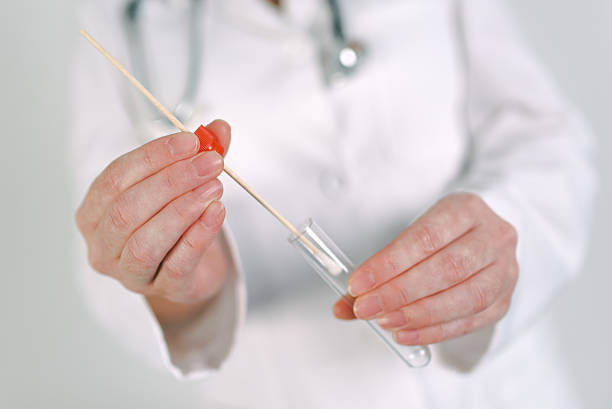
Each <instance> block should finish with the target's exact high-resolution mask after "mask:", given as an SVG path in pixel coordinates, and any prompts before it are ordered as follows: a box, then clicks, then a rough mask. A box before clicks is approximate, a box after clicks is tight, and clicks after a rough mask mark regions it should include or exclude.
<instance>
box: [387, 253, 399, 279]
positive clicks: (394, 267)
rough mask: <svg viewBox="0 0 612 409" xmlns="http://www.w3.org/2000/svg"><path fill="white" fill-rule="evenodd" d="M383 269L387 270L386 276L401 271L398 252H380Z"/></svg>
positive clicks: (395, 274)
mask: <svg viewBox="0 0 612 409" xmlns="http://www.w3.org/2000/svg"><path fill="white" fill-rule="evenodd" d="M382 264H383V270H384V271H386V272H387V275H388V277H395V276H397V275H398V274H400V273H402V272H403V268H402V265H401V263H400V260H399V257H398V252H396V251H386V252H383V254H382Z"/></svg>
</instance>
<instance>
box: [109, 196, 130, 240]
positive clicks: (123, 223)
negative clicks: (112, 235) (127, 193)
mask: <svg viewBox="0 0 612 409" xmlns="http://www.w3.org/2000/svg"><path fill="white" fill-rule="evenodd" d="M108 220H109V222H110V225H111V227H113V228H114V229H115V230H119V231H124V230H127V229H128V228H129V227H130V216H129V212H128V211H127V209H126V205H125V199H124V198H123V197H122V196H120V197H119V198H117V200H115V201H114V202H113V204H112V205H111V207H110V210H109V212H108Z"/></svg>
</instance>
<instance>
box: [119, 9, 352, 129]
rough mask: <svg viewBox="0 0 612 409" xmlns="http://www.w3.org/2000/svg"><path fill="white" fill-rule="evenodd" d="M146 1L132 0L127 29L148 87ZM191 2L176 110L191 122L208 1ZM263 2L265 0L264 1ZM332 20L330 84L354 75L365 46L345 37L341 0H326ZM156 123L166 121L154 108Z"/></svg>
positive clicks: (327, 60) (324, 62) (326, 55)
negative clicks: (184, 71) (185, 62)
mask: <svg viewBox="0 0 612 409" xmlns="http://www.w3.org/2000/svg"><path fill="white" fill-rule="evenodd" d="M144 1H146V0H129V1H128V3H127V5H126V7H125V25H124V27H125V31H126V37H127V40H128V41H127V43H128V53H129V56H130V62H131V64H132V69H133V71H134V74H135V76H136V77H137V78H139V79H140V81H141V82H142V83H143V84H144V85H145V86H146V87H151V81H150V76H149V70H148V69H147V67H146V60H147V59H146V53H145V47H144V46H143V45H144V40H143V36H142V31H141V29H140V26H139V16H140V10H141V6H142V4H143V3H144ZM185 1H186V2H189V3H191V9H190V12H189V13H188V14H189V23H188V28H187V30H188V38H189V51H188V53H189V56H188V58H189V60H188V61H189V63H188V68H187V70H188V71H187V77H186V78H187V80H186V81H185V89H184V90H183V93H182V96H181V98H180V99H179V102H178V103H177V104H176V105H175V106H174V108H173V113H174V115H176V116H177V117H178V118H179V119H180V120H181V121H183V122H188V121H189V119H191V117H192V116H193V114H194V110H195V107H194V102H195V98H196V95H197V92H198V87H199V85H200V72H201V68H202V52H201V50H202V35H201V31H200V30H201V29H200V24H199V17H200V16H201V11H202V6H203V3H204V0H185ZM262 1H263V0H262ZM325 1H326V3H327V6H328V8H329V15H330V20H331V34H332V37H331V41H330V42H329V44H325V45H324V46H322V47H321V51H320V56H321V67H322V71H323V76H324V79H325V81H326V83H327V84H328V85H330V84H333V83H335V82H337V81H338V80H342V79H344V78H346V77H347V76H350V75H351V74H352V73H353V72H354V71H355V69H356V68H357V67H358V66H359V64H360V63H361V60H362V57H363V54H364V53H363V47H362V46H361V44H360V43H359V42H357V41H349V40H347V38H346V36H345V30H344V25H343V21H342V15H341V12H340V8H339V6H338V1H337V0H325ZM151 118H152V121H153V122H166V121H167V120H166V119H165V118H162V117H161V116H159V114H157V113H156V112H155V111H153V110H151Z"/></svg>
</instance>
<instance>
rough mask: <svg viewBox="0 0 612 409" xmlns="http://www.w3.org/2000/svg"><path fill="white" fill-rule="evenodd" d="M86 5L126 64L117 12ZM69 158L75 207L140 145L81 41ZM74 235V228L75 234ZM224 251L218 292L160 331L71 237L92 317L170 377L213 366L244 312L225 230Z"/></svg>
mask: <svg viewBox="0 0 612 409" xmlns="http://www.w3.org/2000/svg"><path fill="white" fill-rule="evenodd" d="M99 4H103V5H100V6H98V5H95V6H93V5H92V4H90V3H86V4H85V5H84V6H83V8H82V10H81V12H82V18H81V21H82V22H83V24H84V26H85V27H86V28H87V29H88V30H89V31H90V32H91V33H92V34H93V35H94V36H96V37H99V38H100V40H101V41H103V42H104V44H105V46H106V47H108V49H109V50H111V51H112V52H113V53H114V54H115V55H116V57H118V59H120V60H121V61H126V58H125V55H124V54H123V53H122V50H123V48H122V46H121V41H120V40H119V38H121V37H120V35H119V33H120V31H118V30H120V27H118V26H117V24H115V25H113V22H114V21H120V20H119V16H118V15H117V16H110V17H109V13H116V9H117V7H115V8H112V7H110V6H109V5H108V4H104V3H99ZM74 74H75V75H74V78H75V81H76V83H75V87H74V94H73V95H74V98H73V101H74V105H75V106H74V111H75V115H74V117H75V123H74V129H73V130H72V144H71V157H72V158H73V165H74V182H75V183H74V185H75V189H74V193H75V195H74V196H75V208H76V206H77V200H78V201H80V200H82V198H83V197H84V196H85V194H86V191H87V188H88V186H89V185H90V184H91V182H92V181H93V180H94V178H95V177H96V176H97V175H98V174H99V173H100V172H101V171H102V170H103V169H104V167H105V166H106V165H107V164H108V163H110V162H111V161H112V160H113V159H115V158H116V157H118V156H119V155H121V154H123V153H125V152H127V151H129V150H132V149H134V148H136V147H137V146H138V145H140V144H141V143H142V141H141V139H140V138H139V137H138V136H136V131H135V130H134V129H133V126H132V124H131V122H130V119H129V116H128V114H127V111H126V107H125V106H124V105H123V103H122V101H123V98H121V95H120V94H121V92H122V89H124V86H125V85H126V84H127V82H125V83H123V82H122V81H125V80H124V79H123V78H122V77H121V76H120V75H119V73H118V72H115V71H114V68H112V66H111V65H110V64H109V63H108V62H107V61H105V60H104V58H103V57H102V56H100V55H99V54H98V53H97V51H96V50H95V49H94V48H92V47H91V46H89V45H88V44H87V43H86V42H85V41H84V40H80V41H79V42H78V49H77V55H76V65H75V72H74ZM75 236H76V232H75ZM222 237H223V240H222V241H223V243H224V246H225V249H226V252H227V253H228V254H229V255H230V256H231V257H230V258H231V259H232V263H230V265H231V266H230V273H229V277H228V280H227V282H226V284H225V285H224V287H223V289H222V291H221V293H220V294H219V295H218V296H216V297H215V299H214V300H212V301H211V302H210V303H209V305H208V306H207V308H206V309H205V311H203V312H202V313H201V314H200V315H199V316H198V317H196V318H195V319H193V320H192V321H191V322H189V323H186V324H185V325H182V326H181V327H175V328H162V327H161V326H160V324H159V323H158V321H157V319H156V317H155V315H154V314H153V312H152V311H151V309H150V308H149V305H148V303H147V302H146V300H145V299H144V297H143V296H141V295H139V294H135V293H132V292H130V291H128V290H126V289H125V288H124V287H123V286H122V285H121V284H120V283H119V282H117V281H116V280H114V279H112V278H109V277H106V276H102V275H100V274H98V273H97V272H95V271H93V270H92V268H91V267H90V266H89V265H88V262H87V256H86V254H87V250H86V248H85V245H84V243H83V240H82V238H81V237H78V238H77V239H76V245H77V248H76V258H77V260H78V262H77V263H76V269H77V281H78V282H79V283H80V284H81V285H80V288H81V289H82V293H83V296H84V300H85V303H86V304H87V305H88V306H89V307H91V310H92V312H93V315H94V316H95V317H96V318H98V321H99V322H100V323H101V324H102V325H103V326H104V327H106V328H107V329H108V330H109V331H110V332H111V333H112V334H113V335H114V336H115V337H116V338H117V339H119V340H120V341H121V342H122V343H123V344H125V345H126V346H127V347H128V348H129V349H131V350H132V351H134V353H135V354H136V355H140V356H141V357H143V358H145V360H146V361H148V362H149V363H152V364H154V366H157V367H166V368H168V369H169V370H171V371H172V372H173V373H174V374H175V375H176V376H177V377H179V378H182V377H196V376H198V375H202V374H206V373H208V372H210V371H212V370H215V369H218V368H219V367H220V365H221V364H222V363H223V362H224V360H226V358H227V356H228V354H229V353H230V351H231V349H232V346H233V344H234V340H235V338H236V336H237V331H238V329H239V327H240V326H241V324H242V321H243V317H244V315H245V290H244V280H243V278H242V273H241V268H240V265H239V261H238V260H239V259H238V254H237V249H236V246H235V245H234V243H233V240H232V238H231V232H230V231H229V229H228V228H226V227H225V226H224V229H223V231H222Z"/></svg>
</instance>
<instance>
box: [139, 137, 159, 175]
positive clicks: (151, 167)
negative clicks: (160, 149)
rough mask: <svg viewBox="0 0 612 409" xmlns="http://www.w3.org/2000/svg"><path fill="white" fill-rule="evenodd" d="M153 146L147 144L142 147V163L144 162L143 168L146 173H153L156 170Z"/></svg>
mask: <svg viewBox="0 0 612 409" xmlns="http://www.w3.org/2000/svg"><path fill="white" fill-rule="evenodd" d="M154 149H155V144H151V143H148V144H146V145H144V146H143V147H142V161H143V162H144V165H145V168H146V170H147V171H148V172H154V171H155V170H157V167H156V165H155V160H154V159H153V158H154V157H155V152H154Z"/></svg>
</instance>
